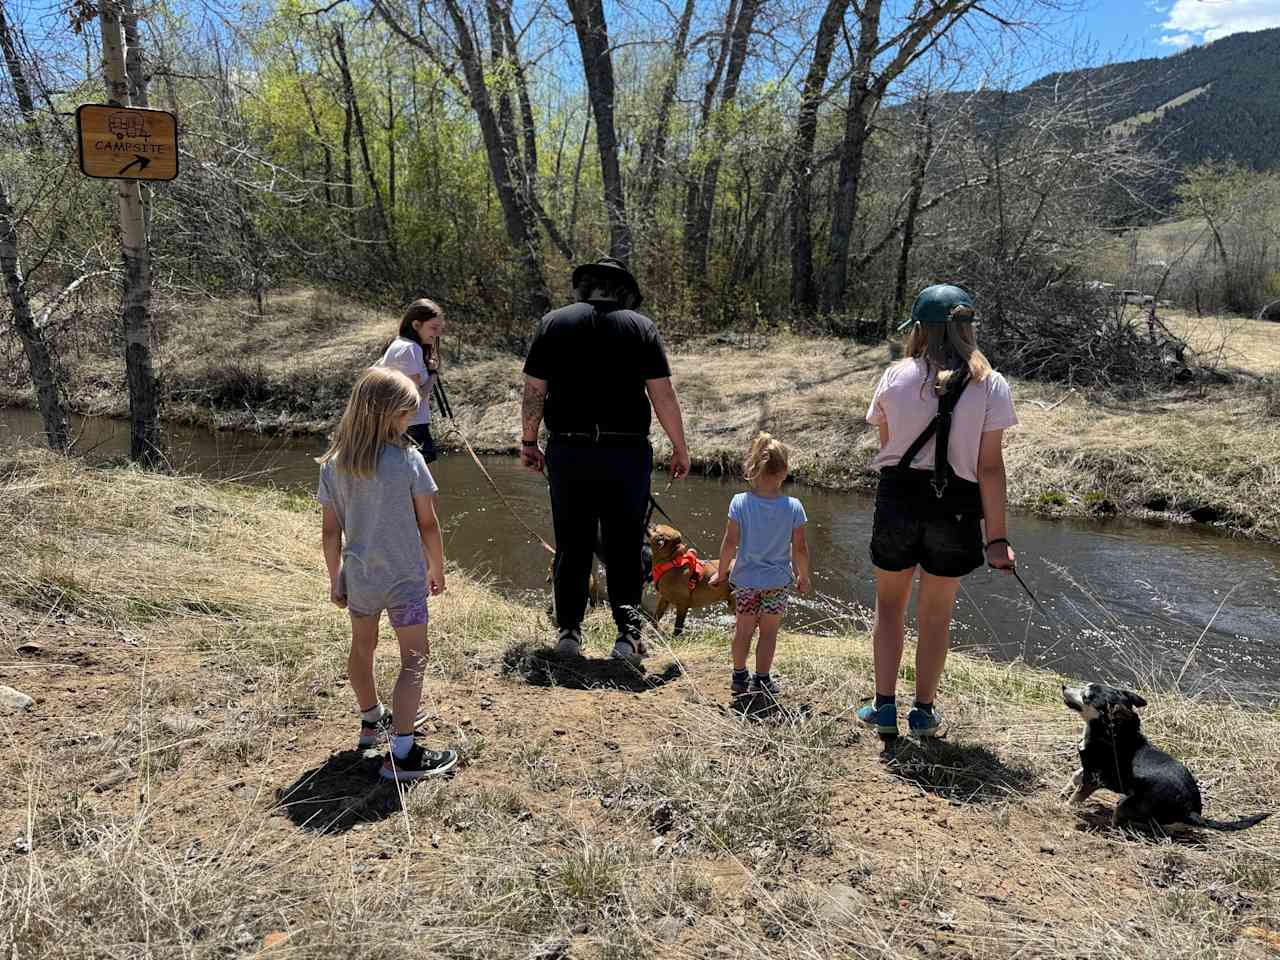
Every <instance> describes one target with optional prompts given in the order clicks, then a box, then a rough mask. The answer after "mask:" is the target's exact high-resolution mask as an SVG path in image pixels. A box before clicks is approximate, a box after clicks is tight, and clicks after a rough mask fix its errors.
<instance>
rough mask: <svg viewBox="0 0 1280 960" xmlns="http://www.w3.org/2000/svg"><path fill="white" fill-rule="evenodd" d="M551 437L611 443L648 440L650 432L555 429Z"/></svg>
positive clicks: (553, 438) (580, 441)
mask: <svg viewBox="0 0 1280 960" xmlns="http://www.w3.org/2000/svg"><path fill="white" fill-rule="evenodd" d="M550 438H551V439H552V440H574V441H577V442H579V443H609V442H614V441H625V440H636V441H639V440H648V439H649V434H647V433H629V432H623V431H618V430H601V429H600V428H599V427H596V428H595V430H563V431H554V432H553V433H552V434H551V437H550Z"/></svg>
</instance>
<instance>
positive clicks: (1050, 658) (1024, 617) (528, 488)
mask: <svg viewBox="0 0 1280 960" xmlns="http://www.w3.org/2000/svg"><path fill="white" fill-rule="evenodd" d="M74 430H75V434H76V436H77V438H78V440H77V450H78V451H79V452H80V453H81V454H82V455H84V456H86V457H88V458H89V459H90V460H100V461H109V460H119V459H122V458H123V457H124V456H125V455H126V454H127V452H128V445H129V438H128V425H127V424H126V423H123V422H120V421H115V420H109V419H102V418H79V417H77V418H76V419H75V423H74ZM19 437H20V438H30V439H36V440H37V441H39V439H40V437H41V427H40V420H39V416H38V415H37V414H35V413H32V412H29V411H25V410H13V409H8V410H0V442H6V443H7V442H12V441H13V439H14V438H19ZM167 439H168V442H169V444H170V450H171V459H172V463H173V466H174V467H175V468H176V469H178V470H181V471H184V472H189V473H194V474H198V475H201V476H204V477H208V478H211V479H218V480H235V481H239V482H245V483H251V484H263V485H275V486H278V487H284V488H289V489H294V490H303V491H306V490H313V489H314V486H315V481H316V476H317V467H316V464H315V462H314V459H313V458H314V457H315V456H316V455H317V454H319V453H320V452H322V450H323V441H321V440H320V439H319V438H315V437H310V438H285V437H279V436H264V435H256V434H231V433H216V432H211V431H205V430H198V429H191V428H183V427H175V426H170V427H168V428H167ZM484 463H485V466H486V467H487V468H488V470H489V472H490V474H491V475H492V476H493V478H494V480H495V482H496V483H497V484H498V485H499V486H500V487H501V488H502V492H503V494H504V495H505V496H506V498H507V499H508V500H509V501H510V502H511V504H512V506H514V508H515V509H516V510H517V511H519V513H520V516H521V517H522V518H523V519H524V520H525V521H526V522H527V523H528V524H529V525H530V526H532V527H533V528H534V529H535V530H539V531H542V532H543V536H545V537H546V539H547V540H551V519H550V508H549V504H548V499H547V490H546V483H545V481H544V480H543V479H542V478H541V477H538V476H535V475H533V474H530V473H527V472H526V471H524V470H522V469H521V468H520V466H519V464H518V462H517V461H516V460H514V459H513V458H509V457H486V458H484ZM432 472H433V474H434V475H435V478H436V480H437V482H438V483H439V484H440V490H441V492H440V499H439V512H440V516H441V519H442V521H443V524H444V529H445V554H446V556H447V557H448V558H449V559H450V561H452V562H454V563H457V564H458V565H460V566H461V567H463V568H465V569H466V570H468V571H470V572H471V573H473V574H475V575H477V576H479V577H482V578H484V579H487V580H490V581H491V582H492V583H493V584H494V585H495V586H497V587H498V588H500V589H503V590H505V591H507V592H509V593H511V594H514V595H516V596H518V597H519V598H520V599H525V600H529V601H531V602H534V603H536V604H537V605H539V606H545V604H546V603H547V601H548V595H549V593H548V585H547V584H546V577H547V569H548V565H547V555H546V553H545V552H544V551H543V549H542V548H541V547H540V546H539V545H538V544H537V543H536V542H532V541H531V540H530V539H529V537H528V535H527V534H526V533H525V532H524V530H523V529H522V528H521V527H520V526H519V524H517V523H516V521H515V520H514V519H513V518H512V517H511V514H510V513H509V512H508V510H507V509H506V507H505V506H504V505H503V503H502V502H501V500H500V499H499V498H498V497H497V496H496V495H495V494H494V491H493V489H492V488H491V487H490V486H489V484H488V483H487V482H486V481H485V479H484V478H483V476H482V475H481V473H480V471H479V470H478V469H476V466H475V464H474V463H473V462H472V461H471V459H470V457H468V456H467V455H466V454H465V453H446V454H444V455H442V456H441V458H440V460H439V461H438V462H437V463H436V464H433V466H432ZM667 480H668V478H667V477H665V476H664V475H663V474H661V473H655V474H654V492H655V494H656V495H657V498H658V501H659V502H660V503H661V505H662V507H663V508H664V509H665V510H666V511H667V512H668V513H669V514H671V516H672V517H674V518H675V520H676V521H677V525H678V526H679V527H680V529H681V530H682V532H683V533H684V536H685V539H686V541H687V542H689V543H691V544H692V545H693V546H694V547H696V548H697V550H698V552H699V554H700V555H702V556H716V555H717V553H718V550H719V544H720V536H721V533H722V531H723V528H724V517H725V512H726V509H727V507H728V503H729V498H730V497H731V496H732V495H733V493H735V492H737V491H738V490H739V489H741V484H740V482H738V481H732V480H726V479H720V478H714V477H698V476H695V477H690V478H688V479H686V480H684V481H681V482H680V483H676V484H672V485H670V487H669V488H668V483H667ZM787 491H788V492H789V493H791V494H792V495H793V496H796V497H799V498H800V499H801V500H802V501H803V503H804V505H805V509H806V511H807V513H808V516H809V524H808V531H809V543H810V549H811V552H812V556H813V561H814V575H813V580H814V587H815V596H814V597H812V598H795V599H793V603H792V608H791V613H790V614H789V615H788V624H787V626H788V628H791V629H806V630H810V631H814V632H832V633H835V632H840V631H847V630H848V629H850V628H851V627H857V628H863V627H865V626H866V625H867V624H869V622H870V617H871V606H872V604H873V599H874V591H873V583H874V581H873V574H872V569H871V562H870V559H869V557H868V555H867V543H868V541H869V539H870V535H871V507H872V500H871V497H869V496H868V495H866V494H863V493H856V492H853V493H851V492H839V491H831V490H823V489H817V488H808V487H802V486H798V485H791V486H789V487H788V488H787ZM1009 535H1010V539H1011V540H1012V541H1013V542H1014V544H1015V545H1016V549H1017V551H1018V567H1019V571H1020V572H1021V574H1022V576H1023V578H1024V579H1025V580H1026V581H1027V583H1028V585H1029V586H1030V587H1031V589H1033V590H1034V591H1035V592H1036V594H1037V595H1038V597H1039V599H1040V601H1041V602H1042V603H1043V604H1044V606H1045V608H1046V609H1047V610H1048V611H1049V618H1046V617H1045V616H1044V615H1043V614H1042V613H1041V612H1040V611H1038V610H1036V609H1035V608H1034V607H1033V606H1032V604H1031V603H1030V601H1029V600H1028V599H1027V596H1026V594H1025V593H1023V592H1022V589H1021V588H1020V587H1019V586H1018V584H1017V582H1016V581H1014V579H1013V578H1012V577H1009V576H1007V575H1004V574H998V573H994V572H990V571H979V572H977V573H975V574H973V575H972V576H970V577H967V578H966V579H965V580H964V581H963V586H962V590H961V594H960V598H959V601H958V603H957V610H956V623H955V629H954V635H953V648H954V649H958V650H966V651H968V652H972V653H980V654H983V655H986V656H989V657H991V658H993V659H996V660H1005V661H1009V660H1015V659H1024V660H1026V661H1027V662H1029V663H1032V664H1035V665H1039V666H1044V667H1047V668H1050V669H1053V670H1057V671H1060V672H1063V673H1066V674H1070V675H1073V676H1079V677H1083V678H1085V679H1095V680H1112V681H1122V682H1137V683H1141V684H1144V685H1146V686H1148V687H1152V686H1156V687H1163V688H1170V687H1176V688H1177V689H1179V690H1181V691H1182V692H1183V693H1185V694H1188V695H1192V696H1196V695H1200V696H1212V697H1231V698H1235V699H1240V700H1249V701H1254V702H1258V701H1269V702H1275V701H1276V700H1278V699H1280V644H1277V640H1278V639H1280V547H1276V546H1274V545H1271V544H1265V543H1256V542H1251V541H1246V540H1239V539H1233V538H1230V537H1227V536H1225V535H1221V534H1219V533H1217V532H1216V531H1215V530H1213V529H1212V528H1207V527H1203V526H1199V525H1186V526H1181V525H1171V524H1160V523H1150V522H1141V521H1134V520H1125V519H1118V518H1117V519H1108V520H1102V521H1092V522H1084V521H1076V520H1073V521H1066V520H1061V521H1059V520H1046V519H1041V518H1036V517H1031V516H1026V515H1020V514H1015V515H1014V516H1012V517H1011V518H1010V534H1009ZM316 563H317V566H319V565H320V564H321V559H320V549H319V527H318V524H317V531H316ZM445 602H447V601H445ZM699 613H700V614H701V616H699V615H698V613H695V614H691V615H690V625H691V626H697V625H698V624H703V625H710V624H712V623H714V624H715V625H717V626H721V627H723V628H724V629H726V631H727V630H728V629H730V624H731V621H730V619H729V617H728V616H727V613H726V612H725V611H724V610H723V609H722V608H716V609H715V610H712V611H701V612H699ZM666 623H667V625H668V626H669V625H670V619H669V618H668V620H667V621H666ZM784 652H785V651H784V650H780V653H784Z"/></svg>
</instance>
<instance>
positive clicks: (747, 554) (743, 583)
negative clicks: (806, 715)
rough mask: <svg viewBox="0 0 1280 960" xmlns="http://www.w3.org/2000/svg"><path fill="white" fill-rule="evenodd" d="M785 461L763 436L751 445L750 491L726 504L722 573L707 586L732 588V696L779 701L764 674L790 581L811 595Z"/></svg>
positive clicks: (784, 453) (782, 449) (800, 520)
mask: <svg viewBox="0 0 1280 960" xmlns="http://www.w3.org/2000/svg"><path fill="white" fill-rule="evenodd" d="M788 457H789V452H788V450H787V448H786V446H785V445H784V444H783V443H782V442H781V441H779V440H775V439H774V438H773V437H771V436H770V435H769V434H767V433H760V434H757V435H756V438H755V439H754V440H753V441H751V449H750V450H749V451H748V452H747V457H746V460H745V461H744V462H743V464H742V468H743V473H744V474H745V475H746V478H747V482H748V483H749V484H750V485H751V490H750V491H748V492H747V493H739V494H738V495H737V496H735V497H734V498H733V500H732V502H731V503H730V504H729V521H728V523H727V524H726V525H725V529H724V541H723V542H722V543H721V545H720V567H719V569H718V570H717V571H716V574H715V576H714V577H712V578H711V586H716V585H717V584H719V583H722V582H723V581H724V579H725V578H726V577H728V579H729V585H730V586H731V587H732V588H733V599H734V608H735V610H736V611H737V615H738V620H737V624H736V627H735V629H734V635H733V679H732V682H731V684H730V689H731V690H732V691H733V694H734V696H744V695H746V694H748V693H751V694H755V693H765V694H768V695H770V696H776V695H777V693H778V692H779V691H778V685H777V684H776V683H774V681H773V679H772V678H771V677H770V676H769V669H770V667H772V666H773V654H774V651H775V650H776V649H777V646H778V630H779V629H780V628H781V627H782V618H783V616H785V615H786V612H787V590H788V588H790V587H791V585H792V584H793V583H794V584H795V586H796V589H798V590H799V591H800V592H801V593H808V592H809V590H810V583H809V546H808V544H807V543H806V542H805V539H804V524H805V521H806V520H807V519H808V518H807V517H806V516H805V513H804V507H803V506H802V505H801V504H800V501H799V500H797V499H796V498H795V497H784V496H783V495H782V492H781V491H782V484H783V481H785V480H786V479H787V472H788V470H789V467H788ZM735 555H736V556H737V561H736V562H735V561H734V557H735ZM757 626H758V627H759V628H760V640H759V642H758V643H757V644H756V672H755V676H749V675H748V673H747V654H748V653H749V652H750V650H751V638H752V636H753V635H754V634H755V632H756V627H757Z"/></svg>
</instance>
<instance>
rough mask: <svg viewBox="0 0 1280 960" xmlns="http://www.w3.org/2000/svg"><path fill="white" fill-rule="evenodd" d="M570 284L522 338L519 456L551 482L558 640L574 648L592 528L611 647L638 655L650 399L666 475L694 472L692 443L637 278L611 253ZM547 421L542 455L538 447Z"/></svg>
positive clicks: (564, 650) (635, 658)
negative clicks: (663, 445) (604, 577)
mask: <svg viewBox="0 0 1280 960" xmlns="http://www.w3.org/2000/svg"><path fill="white" fill-rule="evenodd" d="M573 287H574V292H575V294H576V295H577V299H578V302H577V303H573V304H570V305H569V306H567V307H561V308H560V309H559V310H552V311H551V312H550V313H548V314H547V315H546V316H545V317H543V318H542V321H541V322H540V323H539V324H538V331H537V333H536V334H535V336H534V339H533V343H532V345H531V346H530V347H529V357H528V359H527V360H526V361H525V365H524V381H525V382H524V399H523V403H522V404H521V421H522V424H521V426H522V433H521V438H522V439H521V451H520V459H521V461H522V462H523V463H524V465H525V467H527V468H528V469H530V470H532V471H534V472H535V473H541V472H542V471H543V470H544V469H545V470H546V472H547V477H548V479H549V480H550V485H551V518H552V523H553V525H554V527H555V535H556V559H555V572H554V576H553V579H554V586H555V597H556V620H557V626H558V627H559V628H560V640H559V644H558V645H557V649H558V650H559V651H560V653H561V654H564V655H569V656H578V655H581V652H582V619H583V617H584V616H585V615H586V611H587V587H588V583H589V581H590V577H591V568H592V564H593V562H594V561H593V557H594V553H595V548H596V535H597V530H598V531H599V533H600V537H601V539H602V540H603V546H604V563H605V569H606V570H607V571H608V576H609V606H610V607H611V608H612V611H613V619H614V622H615V623H616V624H617V626H618V639H617V642H616V643H614V645H613V652H612V656H614V657H616V658H618V659H624V660H627V661H629V662H631V663H633V664H637V663H639V662H640V660H641V658H642V657H643V656H644V654H645V650H644V645H643V643H642V642H641V628H642V626H643V623H644V621H643V614H642V613H641V610H640V593H641V591H642V589H643V587H644V572H643V570H642V567H641V556H640V548H641V545H642V544H643V542H644V536H645V529H644V520H645V513H646V511H647V508H648V506H649V479H650V475H651V474H652V472H653V448H652V447H651V446H650V444H649V426H650V422H651V419H650V404H651V403H652V407H653V411H654V412H656V413H657V415H658V422H659V423H661V424H662V428H663V430H665V431H666V433H667V436H668V437H669V438H670V439H671V445H672V456H671V476H672V478H673V479H677V480H678V479H680V478H681V477H683V476H685V475H686V474H687V473H688V472H689V448H688V446H687V445H686V444H685V439H684V423H683V418H682V416H681V413H680V402H679V400H678V399H677V398H676V392H675V388H674V387H673V386H672V384H671V367H670V366H669V365H668V363H667V356H666V352H665V351H664V350H663V348H662V340H661V338H660V337H659V336H658V330H657V328H656V327H655V326H654V324H653V321H652V320H650V319H649V318H648V317H646V316H644V315H643V314H641V313H637V312H636V311H635V308H636V307H638V306H639V305H640V300H641V296H640V287H639V284H637V283H636V280H635V277H633V276H632V275H631V273H630V272H629V271H628V270H627V268H626V267H625V266H624V265H623V264H622V263H620V262H619V261H617V260H613V259H611V258H608V257H606V258H604V259H602V260H600V261H599V262H597V263H589V264H583V265H582V266H580V267H578V268H577V269H576V270H574V271H573ZM544 420H545V421H546V424H547V431H548V433H549V434H550V436H549V439H548V441H547V447H546V451H545V453H544V452H543V451H542V450H541V449H540V448H539V446H538V431H539V428H540V426H541V424H542V422H543V421H544Z"/></svg>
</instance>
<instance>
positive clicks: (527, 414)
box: [520, 376, 547, 440]
mask: <svg viewBox="0 0 1280 960" xmlns="http://www.w3.org/2000/svg"><path fill="white" fill-rule="evenodd" d="M546 405H547V382H546V381H545V380H535V379H534V378H533V377H528V376H527V377H525V378H524V396H523V398H522V399H521V401H520V420H521V428H522V430H523V431H524V432H523V433H522V434H521V436H522V437H524V438H525V439H529V440H532V439H535V438H536V437H537V436H538V428H539V427H541V426H542V412H543V410H544V409H545V408H546Z"/></svg>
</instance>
